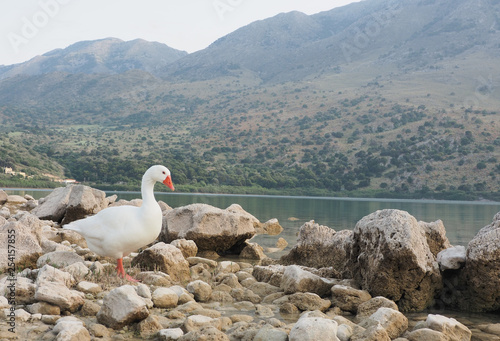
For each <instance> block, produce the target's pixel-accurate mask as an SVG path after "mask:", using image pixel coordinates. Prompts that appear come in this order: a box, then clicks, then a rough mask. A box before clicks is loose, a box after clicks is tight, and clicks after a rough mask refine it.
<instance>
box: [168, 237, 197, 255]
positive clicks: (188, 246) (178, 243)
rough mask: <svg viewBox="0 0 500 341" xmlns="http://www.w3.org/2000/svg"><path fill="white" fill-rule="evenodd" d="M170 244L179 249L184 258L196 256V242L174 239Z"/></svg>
mask: <svg viewBox="0 0 500 341" xmlns="http://www.w3.org/2000/svg"><path fill="white" fill-rule="evenodd" d="M170 244H172V245H173V246H175V247H176V248H178V249H179V250H181V252H182V255H183V256H184V258H186V259H188V258H189V257H196V254H197V253H198V246H196V243H195V242H194V241H192V240H187V239H176V240H174V241H173V242H171V243H170Z"/></svg>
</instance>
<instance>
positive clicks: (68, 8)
mask: <svg viewBox="0 0 500 341" xmlns="http://www.w3.org/2000/svg"><path fill="white" fill-rule="evenodd" d="M358 1H360V0H1V1H0V22H1V23H2V24H1V25H0V65H10V64H16V63H22V62H24V61H27V60H29V59H31V58H33V57H35V56H37V55H41V54H44V53H46V52H49V51H51V50H54V49H57V48H65V47H68V46H69V45H71V44H73V43H76V42H78V41H82V40H95V39H102V38H108V37H114V38H119V39H122V40H125V41H128V40H133V39H137V38H141V39H145V40H148V41H157V42H160V43H164V44H166V45H168V46H170V47H173V48H175V49H178V50H183V51H187V52H189V53H192V52H195V51H198V50H202V49H204V48H206V47H207V46H208V45H210V44H211V43H213V42H214V41H215V40H217V39H218V38H220V37H223V36H225V35H226V34H228V33H231V32H233V31H235V30H236V29H238V28H240V27H242V26H245V25H247V24H249V23H251V22H254V21H256V20H262V19H266V18H269V17H272V16H275V15H277V14H279V13H283V12H290V11H300V12H303V13H306V14H315V13H318V12H322V11H326V10H330V9H332V8H335V7H339V6H344V5H347V4H349V3H352V2H358Z"/></svg>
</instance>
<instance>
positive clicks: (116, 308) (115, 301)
mask: <svg viewBox="0 0 500 341" xmlns="http://www.w3.org/2000/svg"><path fill="white" fill-rule="evenodd" d="M148 316H149V311H148V308H147V307H146V303H145V302H144V299H142V298H141V297H140V296H139V295H137V292H136V291H135V289H134V287H133V286H131V285H123V286H121V287H118V288H115V289H113V290H111V291H110V292H109V294H107V295H106V296H105V297H104V300H103V305H102V308H101V310H99V313H97V321H98V322H99V323H101V324H104V325H105V326H108V327H110V328H113V329H120V328H122V327H124V326H126V325H128V324H130V323H132V322H137V321H141V320H144V319H145V318H146V317H148Z"/></svg>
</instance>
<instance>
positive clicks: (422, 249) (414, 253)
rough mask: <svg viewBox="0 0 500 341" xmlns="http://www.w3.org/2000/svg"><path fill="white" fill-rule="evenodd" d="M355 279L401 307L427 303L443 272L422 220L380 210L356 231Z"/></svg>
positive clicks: (420, 306) (422, 306)
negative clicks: (431, 248)
mask: <svg viewBox="0 0 500 341" xmlns="http://www.w3.org/2000/svg"><path fill="white" fill-rule="evenodd" d="M352 238H353V246H352V253H351V263H352V268H353V274H354V279H355V280H356V281H357V282H358V283H359V284H360V285H361V287H362V289H364V290H367V291H368V292H370V294H372V295H374V296H384V297H386V298H389V299H391V300H393V301H395V302H396V303H397V304H398V307H399V309H400V310H402V311H420V310H423V309H425V308H426V307H428V306H429V305H430V304H431V303H432V300H433V298H434V295H435V294H436V292H437V291H439V289H441V288H442V279H441V273H440V272H439V266H438V264H437V262H436V260H435V257H434V255H433V253H432V252H431V250H430V248H429V245H428V243H427V237H426V232H425V229H424V228H422V224H419V223H417V220H416V219H415V218H414V217H413V216H411V215H410V214H409V213H408V212H404V211H400V210H392V209H388V210H379V211H376V212H374V213H372V214H370V215H368V216H366V217H364V218H362V219H361V220H360V221H359V222H358V223H357V224H356V226H355V228H354V231H353V236H352Z"/></svg>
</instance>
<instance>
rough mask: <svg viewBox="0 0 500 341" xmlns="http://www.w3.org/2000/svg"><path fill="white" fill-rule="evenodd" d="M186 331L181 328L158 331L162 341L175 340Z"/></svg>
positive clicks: (159, 338)
mask: <svg viewBox="0 0 500 341" xmlns="http://www.w3.org/2000/svg"><path fill="white" fill-rule="evenodd" d="M182 335H184V332H183V331H182V329H181V328H168V329H162V330H160V331H159V332H158V340H160V341H175V340H178V339H179V338H180V337H181V336H182Z"/></svg>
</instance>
